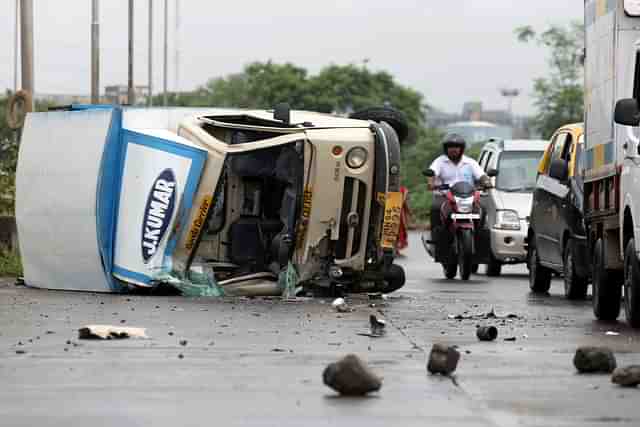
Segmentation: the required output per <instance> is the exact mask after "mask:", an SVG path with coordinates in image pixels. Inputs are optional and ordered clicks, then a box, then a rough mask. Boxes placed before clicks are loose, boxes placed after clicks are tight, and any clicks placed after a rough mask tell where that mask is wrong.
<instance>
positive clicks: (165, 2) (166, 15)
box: [162, 0, 169, 107]
mask: <svg viewBox="0 0 640 427" xmlns="http://www.w3.org/2000/svg"><path fill="white" fill-rule="evenodd" d="M168 8H169V5H168V0H164V64H163V73H164V93H163V95H162V103H163V104H164V106H165V107H166V106H167V52H168V50H169V48H168V44H167V27H168V21H169V13H168Z"/></svg>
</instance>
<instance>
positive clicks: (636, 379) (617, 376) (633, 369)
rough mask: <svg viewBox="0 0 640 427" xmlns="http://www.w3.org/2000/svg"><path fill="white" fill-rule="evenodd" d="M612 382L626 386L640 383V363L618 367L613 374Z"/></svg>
mask: <svg viewBox="0 0 640 427" xmlns="http://www.w3.org/2000/svg"><path fill="white" fill-rule="evenodd" d="M611 382H612V383H615V384H620V385H621V386H624V387H636V386H637V385H638V384H640V365H629V366H624V367H621V368H616V369H615V370H614V371H613V375H612V376H611Z"/></svg>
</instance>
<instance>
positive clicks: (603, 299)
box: [592, 239, 622, 320]
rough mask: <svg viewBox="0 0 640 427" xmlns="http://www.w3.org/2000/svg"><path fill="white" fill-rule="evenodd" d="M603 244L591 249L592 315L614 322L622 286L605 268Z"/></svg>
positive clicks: (600, 240) (617, 314) (618, 312)
mask: <svg viewBox="0 0 640 427" xmlns="http://www.w3.org/2000/svg"><path fill="white" fill-rule="evenodd" d="M604 260H605V253H604V242H603V241H602V239H598V240H597V241H596V244H595V245H594V247H593V290H592V292H593V314H595V316H596V318H597V319H598V320H616V319H617V318H618V316H619V315H620V298H621V297H622V286H621V284H620V280H619V277H616V276H617V275H616V274H615V273H613V272H611V271H609V270H607V269H606V268H605V265H604Z"/></svg>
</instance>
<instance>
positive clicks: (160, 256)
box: [16, 105, 406, 295]
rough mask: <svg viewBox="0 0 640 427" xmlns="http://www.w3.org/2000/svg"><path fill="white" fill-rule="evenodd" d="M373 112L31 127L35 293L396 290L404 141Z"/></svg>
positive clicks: (23, 216)
mask: <svg viewBox="0 0 640 427" xmlns="http://www.w3.org/2000/svg"><path fill="white" fill-rule="evenodd" d="M371 112H372V114H371V117H367V114H360V115H359V118H358V119H349V118H341V117H335V116H331V115H325V114H318V113H311V112H303V111H289V109H288V108H287V107H286V106H283V105H280V106H278V107H277V108H276V109H275V111H264V110H258V111H248V110H232V109H188V108H152V109H139V108H123V107H116V106H86V105H85V106H83V105H76V106H71V107H68V108H66V109H64V110H59V111H50V112H46V113H34V114H29V116H28V117H27V119H26V122H25V126H24V130H23V134H22V140H21V146H20V154H19V161H18V170H17V177H16V188H17V191H16V220H17V225H18V236H19V243H20V249H21V253H22V257H23V266H24V279H25V282H26V283H27V284H28V285H30V286H34V287H42V288H51V289H69V290H88V291H102V292H126V291H129V290H135V289H154V288H156V287H158V286H160V285H164V284H169V285H172V286H174V287H177V288H178V289H180V290H181V291H182V292H183V293H184V294H187V295H273V294H276V295H278V294H285V295H293V294H295V293H297V292H299V291H300V290H304V291H312V292H313V291H318V290H324V291H336V290H342V291H345V292H362V291H374V292H392V291H394V290H396V289H399V288H400V287H402V286H403V284H404V280H405V278H404V271H403V269H402V268H401V267H400V266H398V265H397V264H394V263H393V260H394V254H395V253H394V248H395V242H396V238H397V234H398V227H399V218H400V209H401V204H402V196H401V194H400V192H399V184H400V139H401V138H403V137H404V136H406V128H404V127H403V126H401V125H402V123H400V122H399V121H398V120H394V119H397V115H396V114H393V111H391V110H390V111H389V113H390V114H389V116H388V117H389V119H388V120H386V121H385V120H383V119H384V118H385V114H384V111H382V112H381V110H380V109H377V110H372V111H371ZM367 118H371V119H372V120H366V119H367ZM374 120H376V121H374ZM389 123H391V124H393V125H394V126H393V127H392V126H391V125H390V124H389ZM394 128H395V129H394ZM399 134H400V137H399V136H398V135H399Z"/></svg>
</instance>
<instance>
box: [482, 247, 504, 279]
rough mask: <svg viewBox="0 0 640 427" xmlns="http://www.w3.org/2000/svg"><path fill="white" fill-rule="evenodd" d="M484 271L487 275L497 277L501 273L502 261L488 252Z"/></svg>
mask: <svg viewBox="0 0 640 427" xmlns="http://www.w3.org/2000/svg"><path fill="white" fill-rule="evenodd" d="M486 273H487V276H489V277H497V276H499V275H500V273H502V263H501V262H500V261H498V260H497V259H495V257H494V256H493V254H492V253H491V252H490V253H489V262H488V263H487V269H486Z"/></svg>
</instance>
